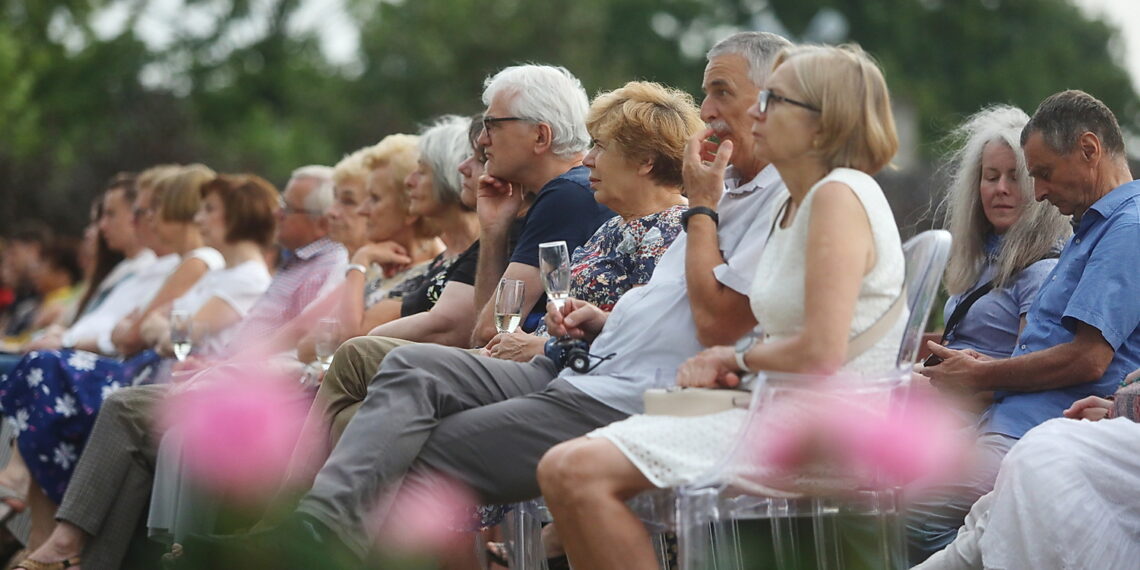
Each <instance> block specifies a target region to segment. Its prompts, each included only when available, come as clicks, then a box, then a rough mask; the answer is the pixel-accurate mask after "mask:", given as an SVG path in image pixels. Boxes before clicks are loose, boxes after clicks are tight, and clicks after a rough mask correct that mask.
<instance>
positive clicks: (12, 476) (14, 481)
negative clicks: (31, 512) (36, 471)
mask: <svg viewBox="0 0 1140 570" xmlns="http://www.w3.org/2000/svg"><path fill="white" fill-rule="evenodd" d="M31 480H32V475H31V473H29V472H28V466H27V465H26V464H24V457H23V456H22V455H20V448H19V447H16V445H15V443H13V444H12V455H11V456H10V458H9V459H8V464H7V465H5V466H4V468H3V469H0V485H3V486H5V487H7V488H9V489H11V490H12V491H14V492H16V493H23V495H24V498H23V499H22V500H21V499H20V498H18V497H4V498H3V499H0V501H4V502H5V503H8V505H9V506H11V507H12V509H13V510H15V511H16V512H22V511H23V510H24V509H26V508H27V507H28V484H29V482H30V481H31Z"/></svg>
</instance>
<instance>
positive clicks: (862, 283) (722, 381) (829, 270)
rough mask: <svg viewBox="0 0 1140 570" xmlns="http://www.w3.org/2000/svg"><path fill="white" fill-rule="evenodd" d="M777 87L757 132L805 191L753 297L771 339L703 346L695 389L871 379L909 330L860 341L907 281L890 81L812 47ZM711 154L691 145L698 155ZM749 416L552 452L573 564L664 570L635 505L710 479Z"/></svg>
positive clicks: (780, 69) (584, 442) (643, 431)
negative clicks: (887, 189) (893, 194)
mask: <svg viewBox="0 0 1140 570" xmlns="http://www.w3.org/2000/svg"><path fill="white" fill-rule="evenodd" d="M764 85H765V90H764V91H761V92H760V98H759V103H757V105H756V106H754V107H753V108H752V111H751V115H752V117H753V118H754V119H755V120H756V124H755V125H754V126H753V127H752V134H753V136H754V137H756V145H757V149H758V153H759V154H760V156H762V157H763V158H765V159H768V160H770V161H771V163H772V165H774V166H775V167H776V170H777V172H779V173H780V177H781V178H782V179H783V180H784V181H785V182H786V183H787V185H788V192H789V193H790V194H791V198H790V200H789V201H788V202H787V207H786V208H785V209H783V210H782V212H783V215H782V216H781V217H780V218H779V219H778V221H777V222H776V224H775V225H774V229H773V231H772V235H771V237H769V240H768V244H767V245H766V246H765V248H764V252H763V253H762V254H761V255H760V261H759V263H758V266H759V269H758V270H757V273H756V278H755V280H754V281H753V282H752V288H751V291H750V293H749V299H750V301H751V306H752V311H753V314H754V315H755V317H756V319H757V321H759V322H760V323H762V325H763V327H764V338H763V341H762V342H757V341H756V339H753V341H752V342H751V343H749V344H746V345H741V344H738V345H737V348H736V349H734V348H733V347H731V346H716V347H712V348H708V349H706V350H704V351H702V352H701V353H700V354H698V355H696V356H694V357H692V358H690V359H689V360H688V361H686V362H685V363H684V365H682V367H681V369H680V370H679V371H678V374H677V383H678V385H681V386H688V387H701V388H723V387H734V386H736V385H737V384H738V383H739V381H740V377H741V376H743V375H745V374H747V373H750V372H754V371H757V370H772V371H780V372H796V373H810V374H819V373H822V374H831V373H834V372H837V371H839V370H843V371H846V372H849V373H854V374H867V373H876V372H882V371H885V370H890V369H892V368H893V367H894V365H895V358H896V356H897V354H898V346H899V342H900V341H901V339H902V332H903V328H904V327H905V325H906V321H905V319H902V318H899V317H898V316H895V317H894V318H895V323H894V324H893V325H890V329H889V330H890V332H888V333H887V334H886V335H884V336H883V337H882V338H880V339H879V340H877V341H876V342H875V344H874V345H873V346H871V347H870V348H869V349H868V350H866V351H864V352H862V353H861V354H858V353H857V354H851V353H850V352H849V351H848V346H847V342H848V339H850V338H853V337H855V336H856V335H859V334H860V333H861V332H863V331H864V330H866V329H868V328H869V327H871V326H872V325H873V324H874V323H876V322H878V320H879V319H880V318H887V317H884V315H891V314H892V313H891V311H889V309H890V307H891V306H892V305H893V304H894V303H895V301H896V299H898V297H899V296H900V295H901V294H902V286H903V279H904V277H905V274H906V272H905V267H904V265H905V262H904V260H903V255H902V247H901V243H900V239H899V234H898V229H897V228H896V227H895V223H894V215H893V214H892V212H891V208H890V205H889V204H888V203H887V200H886V197H885V196H883V193H882V190H881V189H880V188H879V185H878V184H877V183H876V182H875V181H874V179H873V178H871V175H872V174H875V173H877V172H878V171H879V170H880V169H881V168H882V167H883V166H885V165H886V164H887V163H888V162H889V161H890V159H891V157H893V156H894V154H895V151H896V150H897V149H898V139H897V136H896V135H895V128H894V120H893V118H892V116H891V106H890V99H889V95H888V92H887V86H886V83H885V82H884V81H883V76H882V74H881V72H880V71H879V69H878V67H877V66H876V65H875V63H874V62H873V61H871V60H870V58H869V57H867V56H866V55H865V54H864V53H863V51H862V50H860V49H859V48H858V47H843V48H835V47H802V48H790V49H788V50H785V51H783V52H782V53H781V54H780V56H778V57H777V58H776V62H775V66H774V69H773V71H772V74H771V76H770V77H769V78H768V80H767V81H766V82H765V83H764ZM697 151H698V149H697V146H696V145H695V144H694V145H692V147H691V148H690V149H689V153H690V154H689V158H690V159H692V160H693V161H695V160H696V158H697V156H696V155H697ZM717 158H718V161H717V162H718V163H719V162H722V161H723V159H721V158H720V157H719V156H718V157H717ZM712 170H715V168H714V169H712ZM809 244H810V247H809ZM571 316H572V314H571ZM552 321H555V322H556V321H558V319H557V318H555V319H552ZM566 328H567V330H568V331H571V332H573V331H575V330H576V329H575V328H571V327H566ZM747 414H748V412H747V410H744V409H733V410H729V411H724V412H720V413H715V414H709V415H703V416H693V417H675V416H645V415H641V416H633V417H631V418H629V419H627V420H625V421H622V422H618V423H614V424H611V425H609V426H607V427H604V428H601V429H598V430H595V431H593V432H591V433H590V434H587V436H586V437H585V438H580V439H577V440H574V441H569V442H566V443H563V444H561V445H558V446H556V447H555V448H553V449H551V450H550V451H549V452H547V454H546V455H545V456H544V457H543V459H542V462H541V463H539V465H538V478H539V483H540V485H541V486H542V492H543V496H544V497H545V498H546V501H547V505H548V506H549V507H550V509H551V513H552V514H553V516H554V519H555V520H556V521H557V525H558V533H559V536H560V537H561V539H562V542H563V544H564V545H565V547H566V552H567V555H568V556H569V558H570V561H571V563H572V564H574V565H577V566H581V567H583V568H656V567H657V561H656V558H655V556H654V554H653V548H652V546H651V543H650V540H649V535H648V534H647V533H646V531H645V527H644V526H643V525H642V524H641V522H640V521H639V520H638V518H637V517H636V516H635V515H634V514H633V513H632V512H630V511H629V510H628V509H627V508H626V507H625V505H624V501H625V500H626V499H628V498H630V497H633V496H635V495H636V494H638V493H640V492H642V491H646V490H649V489H653V488H655V487H675V486H678V485H682V484H684V483H687V482H691V481H693V480H694V479H695V478H696V477H698V476H700V475H703V474H704V473H706V472H708V471H710V470H711V469H712V468H713V467H714V466H715V465H716V463H717V461H719V460H720V459H721V458H723V457H724V456H725V455H726V454H727V453H728V451H729V449H730V448H731V447H732V444H733V443H734V442H735V439H734V438H733V435H734V434H736V433H737V432H739V431H740V429H741V427H742V426H743V423H744V419H745V418H746V416H747Z"/></svg>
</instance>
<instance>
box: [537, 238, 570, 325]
mask: <svg viewBox="0 0 1140 570" xmlns="http://www.w3.org/2000/svg"><path fill="white" fill-rule="evenodd" d="M538 271H539V273H541V274H542V286H543V287H544V288H545V289H546V298H547V299H549V300H550V301H551V302H552V303H554V306H555V307H557V308H558V309H559V310H562V304H563V303H565V302H566V298H567V297H569V296H570V252H569V251H567V248H566V242H564V241H550V242H546V243H540V244H538Z"/></svg>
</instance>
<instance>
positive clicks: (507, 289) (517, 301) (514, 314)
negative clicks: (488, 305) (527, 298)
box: [495, 277, 523, 333]
mask: <svg viewBox="0 0 1140 570" xmlns="http://www.w3.org/2000/svg"><path fill="white" fill-rule="evenodd" d="M522 304H523V282H522V281H519V280H518V279H507V278H505V277H504V278H503V279H500V280H499V287H498V289H495V330H497V331H499V332H501V333H509V332H514V330H515V329H516V328H518V326H519V323H520V322H522Z"/></svg>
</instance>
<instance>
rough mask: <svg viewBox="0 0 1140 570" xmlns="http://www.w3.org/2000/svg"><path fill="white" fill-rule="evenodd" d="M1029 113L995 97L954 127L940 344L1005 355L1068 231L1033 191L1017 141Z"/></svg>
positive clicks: (1064, 222) (945, 203) (1063, 221)
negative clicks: (949, 240) (944, 327)
mask: <svg viewBox="0 0 1140 570" xmlns="http://www.w3.org/2000/svg"><path fill="white" fill-rule="evenodd" d="M1028 121H1029V116H1028V115H1026V114H1025V113H1023V112H1022V111H1021V110H1020V109H1017V108H1015V107H1007V106H1004V105H998V106H994V107H989V108H987V109H983V110H982V111H979V112H978V113H975V114H974V115H973V116H972V117H970V118H969V119H967V120H966V121H965V122H964V123H963V124H962V125H961V126H960V127H958V128H957V129H956V130H955V131H954V133H953V134H952V137H953V138H954V139H955V140H956V141H958V145H957V146H956V148H955V150H954V151H953V153H952V154H951V156H950V160H949V163H948V172H949V175H950V186H949V187H948V188H947V190H946V197H945V198H944V199H943V202H942V206H941V207H942V208H943V209H944V210H945V215H946V227H947V228H948V229H949V230H950V234H951V235H952V236H953V238H954V240H953V244H952V245H951V249H950V260H949V262H948V263H947V267H946V277H945V282H946V290H947V291H949V292H950V298H949V299H948V300H947V301H946V307H945V310H944V311H943V316H944V318H945V320H946V322H947V330H946V331H945V332H944V333H943V335H942V337H943V343H942V344H943V346H947V347H950V348H954V349H971V350H976V351H978V352H979V353H981V354H984V355H986V356H989V357H992V358H1009V355H1010V354H1012V353H1013V349H1014V348H1016V346H1017V335H1018V334H1019V333H1020V332H1021V328H1022V326H1023V323H1024V322H1025V314H1026V313H1027V312H1028V311H1029V306H1030V305H1031V304H1032V303H1033V300H1034V299H1035V298H1036V297H1037V289H1038V288H1039V287H1040V286H1041V284H1042V283H1043V282H1044V281H1045V279H1046V278H1047V277H1048V276H1049V273H1050V272H1051V271H1052V270H1053V267H1055V266H1056V265H1057V259H1056V258H1057V256H1058V255H1059V253H1060V248H1061V246H1062V245H1063V243H1064V240H1065V239H1067V238H1068V236H1069V235H1070V234H1071V233H1072V229H1071V227H1070V225H1069V220H1068V217H1067V216H1064V215H1062V214H1061V213H1060V212H1058V211H1057V209H1056V208H1053V207H1052V206H1050V205H1048V204H1046V203H1044V202H1036V201H1034V199H1033V183H1032V181H1031V180H1030V179H1029V173H1028V171H1027V170H1026V168H1025V156H1024V155H1023V154H1022V152H1021V145H1020V144H1019V142H1018V139H1019V138H1020V136H1021V129H1022V128H1023V127H1024V126H1025V123H1026V122H1028ZM936 360H937V359H934V360H932V361H931V363H932V364H933V362H934V361H936ZM984 396H985V397H986V398H987V399H988V397H989V394H988V393H985V394H984ZM986 405H989V401H988V400H987V401H984V403H983V407H984V406H986Z"/></svg>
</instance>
